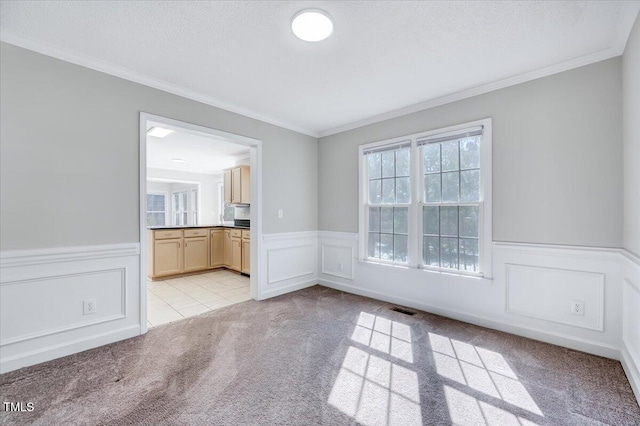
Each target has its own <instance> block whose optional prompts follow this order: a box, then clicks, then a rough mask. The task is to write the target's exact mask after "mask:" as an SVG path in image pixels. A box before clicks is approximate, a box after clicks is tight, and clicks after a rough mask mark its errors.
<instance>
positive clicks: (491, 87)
mask: <svg viewBox="0 0 640 426" xmlns="http://www.w3.org/2000/svg"><path fill="white" fill-rule="evenodd" d="M639 11H640V3H636V2H626V3H624V5H623V7H622V9H621V11H620V21H619V24H618V31H617V32H616V34H615V36H614V40H613V43H612V45H611V46H609V47H608V48H606V49H603V50H599V51H596V52H593V53H590V54H587V55H583V56H578V57H576V58H572V59H569V60H567V61H564V62H560V63H558V64H554V65H551V66H548V67H544V68H540V69H538V70H533V71H529V72H526V73H523V74H518V75H515V76H511V77H508V78H505V79H502V80H497V81H494V82H491V83H487V84H483V85H480V86H476V87H472V88H469V89H466V90H462V91H459V92H455V93H451V94H448V95H445V96H441V97H438V98H434V99H430V100H427V101H424V102H420V103H417V104H414V105H409V106H407V107H404V108H400V109H396V110H392V111H388V112H385V113H383V114H378V115H374V116H372V117H369V118H365V119H362V120H358V121H354V122H351V123H347V124H344V125H341V126H338V127H334V128H331V129H327V130H322V131H319V132H316V131H313V130H310V129H307V128H303V127H299V126H297V125H295V124H292V123H288V122H284V121H281V120H278V119H275V118H273V117H269V116H266V115H263V114H260V113H257V112H254V111H251V110H249V109H247V108H244V107H241V106H239V105H234V104H230V103H227V102H224V101H221V100H218V99H215V98H212V97H210V96H207V95H204V94H202V93H199V92H196V91H194V90H191V89H186V88H184V87H181V86H178V85H175V84H172V83H168V82H166V81H163V80H159V79H156V78H153V77H150V76H148V75H144V74H141V73H137V72H134V71H131V70H127V69H124V68H120V67H116V66H113V65H110V64H107V63H104V62H101V61H99V60H97V59H94V58H90V57H88V56H84V55H78V54H75V53H71V52H68V51H65V50H62V49H59V48H56V47H52V46H49V45H46V44H44V43H40V42H36V41H34V40H30V39H27V38H24V37H20V36H17V35H15V34H12V33H9V32H7V31H5V30H1V31H0V40H1V41H3V42H5V43H9V44H13V45H16V46H19V47H22V48H24V49H28V50H32V51H34V52H38V53H41V54H43V55H47V56H51V57H54V58H57V59H61V60H63V61H66V62H71V63H73V64H76V65H80V66H83V67H86V68H90V69H93V70H96V71H100V72H103V73H106V74H110V75H113V76H116V77H120V78H122V79H125V80H129V81H132V82H135V83H139V84H142V85H145V86H148V87H153V88H155V89H158V90H162V91H165V92H168V93H172V94H174V95H178V96H182V97H184V98H187V99H191V100H194V101H197V102H201V103H204V104H207V105H210V106H213V107H216V108H221V109H224V110H226V111H230V112H233V113H236V114H240V115H243V116H245V117H249V118H253V119H255V120H259V121H262V122H265V123H268V124H272V125H275V126H278V127H282V128H285V129H288V130H292V131H294V132H298V133H302V134H305V135H308V136H311V137H315V138H323V137H326V136H331V135H335V134H337V133H342V132H346V131H349V130H353V129H357V128H359V127H364V126H367V125H370V124H375V123H379V122H381V121H386V120H390V119H393V118H397V117H401V116H404V115H408V114H412V113H415V112H419V111H424V110H427V109H430V108H435V107H438V106H441V105H445V104H448V103H452V102H456V101H460V100H463V99H467V98H471V97H474V96H478V95H482V94H485V93H489V92H493V91H495V90H499V89H504V88H507V87H511V86H515V85H518V84H521V83H526V82H528V81H532V80H536V79H539V78H542V77H547V76H550V75H553V74H558V73H561V72H564V71H568V70H571V69H574V68H579V67H582V66H586V65H590V64H593V63H596V62H600V61H604V60H607V59H610V58H613V57H616V56H620V55H622V54H623V53H624V49H625V46H626V43H627V40H628V38H629V34H630V33H631V30H632V28H633V25H634V23H635V20H636V17H637V16H638V12H639Z"/></svg>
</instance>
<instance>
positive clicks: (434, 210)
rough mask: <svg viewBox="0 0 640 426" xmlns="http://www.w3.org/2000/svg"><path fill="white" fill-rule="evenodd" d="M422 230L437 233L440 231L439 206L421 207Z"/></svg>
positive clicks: (425, 232)
mask: <svg viewBox="0 0 640 426" xmlns="http://www.w3.org/2000/svg"><path fill="white" fill-rule="evenodd" d="M422 227H423V228H422V232H423V233H424V234H431V235H438V234H439V233H440V208H439V207H436V206H434V207H426V206H425V207H423V208H422Z"/></svg>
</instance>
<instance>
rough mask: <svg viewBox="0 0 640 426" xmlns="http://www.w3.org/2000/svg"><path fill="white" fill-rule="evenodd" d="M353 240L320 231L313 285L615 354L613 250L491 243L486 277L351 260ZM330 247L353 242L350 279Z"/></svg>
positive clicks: (618, 295)
mask: <svg viewBox="0 0 640 426" xmlns="http://www.w3.org/2000/svg"><path fill="white" fill-rule="evenodd" d="M357 240H358V237H357V234H355V233H341V232H325V231H320V232H319V245H320V247H321V250H320V252H321V253H320V255H321V258H320V259H319V263H320V265H321V273H320V275H319V282H320V284H322V285H324V286H327V287H331V288H335V289H339V290H343V291H347V292H350V293H355V294H360V295H363V296H369V297H372V298H375V299H379V300H385V301H387V302H391V303H396V304H400V305H404V306H408V307H412V308H416V309H421V310H424V311H427V312H432V313H435V314H440V315H443V316H447V317H450V318H455V319H459V320H462V321H465V322H470V323H474V324H477V325H481V326H485V327H489V328H493V329H498V330H502V331H506V332H508V333H513V334H517V335H521V336H525V337H530V338H534V339H537V340H542V341H546V342H549V343H553V344H557V345H561V346H566V347H569V348H572V349H577V350H581V351H585V352H589V353H593V354H597V355H601V356H606V357H609V358H615V359H619V357H620V344H621V335H622V314H621V309H620V307H621V305H622V276H621V267H620V263H621V257H622V255H621V254H620V250H616V249H599V248H589V247H563V246H549V245H539V244H512V243H494V244H493V247H492V250H493V253H492V256H493V278H492V279H485V278H478V277H470V276H464V275H456V274H448V273H439V272H434V271H427V270H421V269H413V268H405V267H398V266H390V265H383V264H377V263H373V262H366V261H362V260H357V258H358V254H357V245H358V244H357ZM323 246H324V247H325V249H324V252H325V253H324V255H323V254H322V247H323ZM329 246H340V247H353V253H354V255H353V258H354V259H356V260H355V261H354V267H353V272H352V277H353V278H352V279H348V278H345V277H340V276H337V274H336V273H335V272H336V269H337V268H336V266H335V265H336V263H337V262H340V263H343V262H344V264H347V263H346V257H347V256H349V254H348V253H349V251H347V250H346V249H342V248H340V249H336V250H334V251H333V252H332V253H331V250H333V247H329ZM509 265H511V266H509ZM509 268H510V273H511V277H510V279H509V280H508V279H507V272H508V269H509ZM528 274H531V275H532V276H529V275H528ZM344 275H345V276H347V275H348V274H344ZM525 296H526V297H528V304H526V305H525V303H524V299H525ZM508 298H509V299H508ZM574 299H576V300H581V301H584V302H585V307H586V309H587V312H588V313H587V314H586V315H585V316H584V317H579V318H577V319H576V320H573V319H572V318H571V317H570V316H569V315H570V314H569V308H570V302H571V300H574Z"/></svg>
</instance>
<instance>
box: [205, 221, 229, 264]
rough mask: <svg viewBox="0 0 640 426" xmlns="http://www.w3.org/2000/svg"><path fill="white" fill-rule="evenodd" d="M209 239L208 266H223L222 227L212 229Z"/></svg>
mask: <svg viewBox="0 0 640 426" xmlns="http://www.w3.org/2000/svg"><path fill="white" fill-rule="evenodd" d="M209 240H210V242H211V248H210V257H209V260H210V263H209V266H210V267H212V268H218V267H220V266H224V264H225V263H224V241H225V239H224V231H223V230H222V229H212V230H211V236H210V237H209Z"/></svg>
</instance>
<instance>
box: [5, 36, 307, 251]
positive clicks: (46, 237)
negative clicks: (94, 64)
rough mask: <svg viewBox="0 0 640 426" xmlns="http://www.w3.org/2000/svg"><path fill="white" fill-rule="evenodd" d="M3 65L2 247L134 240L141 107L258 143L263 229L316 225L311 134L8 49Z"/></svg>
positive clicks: (298, 228) (273, 230)
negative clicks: (260, 148) (282, 212)
mask: <svg viewBox="0 0 640 426" xmlns="http://www.w3.org/2000/svg"><path fill="white" fill-rule="evenodd" d="M0 66H1V68H0V78H1V79H0V86H1V90H2V96H1V105H0V108H1V110H0V129H1V130H0V140H1V146H0V157H1V160H0V161H1V162H0V169H1V171H0V173H1V174H0V189H1V193H2V194H1V198H0V204H1V215H0V216H1V217H0V233H1V234H2V239H1V245H0V249H1V250H9V249H29V248H43V247H60V246H76V245H93V244H109V243H123V242H133V241H139V213H138V212H139V195H138V192H139V187H138V180H139V177H138V169H139V159H138V143H139V142H138V127H139V112H140V111H144V112H149V113H152V114H157V115H161V116H165V117H169V118H173V119H176V120H182V121H187V122H190V123H195V124H199V125H202V126H207V127H212V128H215V129H220V130H223V131H226V132H231V133H236V134H240V135H244V136H249V137H252V138H256V139H260V140H262V141H263V165H264V167H263V209H264V210H263V212H264V217H263V231H264V232H265V233H278V232H295V231H308V230H316V229H317V217H318V204H317V201H318V199H317V190H318V179H317V172H318V146H317V139H316V138H313V137H310V136H305V135H302V134H299V133H296V132H293V131H290V130H286V129H283V128H280V127H277V126H273V125H270V124H266V123H263V122H260V121H257V120H253V119H250V118H247V117H244V116H241V115H238V114H234V113H231V112H228V111H225V110H222V109H219V108H214V107H211V106H207V105H204V104H202V103H199V102H195V101H191V100H188V99H185V98H182V97H179V96H175V95H172V94H169V93H166V92H163V91H160V90H156V89H152V88H149V87H146V86H143V85H140V84H136V83H132V82H129V81H126V80H123V79H120V78H117V77H113V76H110V75H107V74H103V73H100V72H97V71H93V70H90V69H87V68H83V67H80V66H77V65H73V64H70V63H67V62H64V61H60V60H57V59H53V58H51V57H47V56H44V55H41V54H38V53H34V52H31V51H28V50H25V49H21V48H18V47H15V46H12V45H9V44H6V43H2V45H1V47H0ZM114 203H117V204H118V208H116V209H114V208H113V205H114ZM279 208H281V209H284V210H285V219H277V210H278V209H279Z"/></svg>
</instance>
